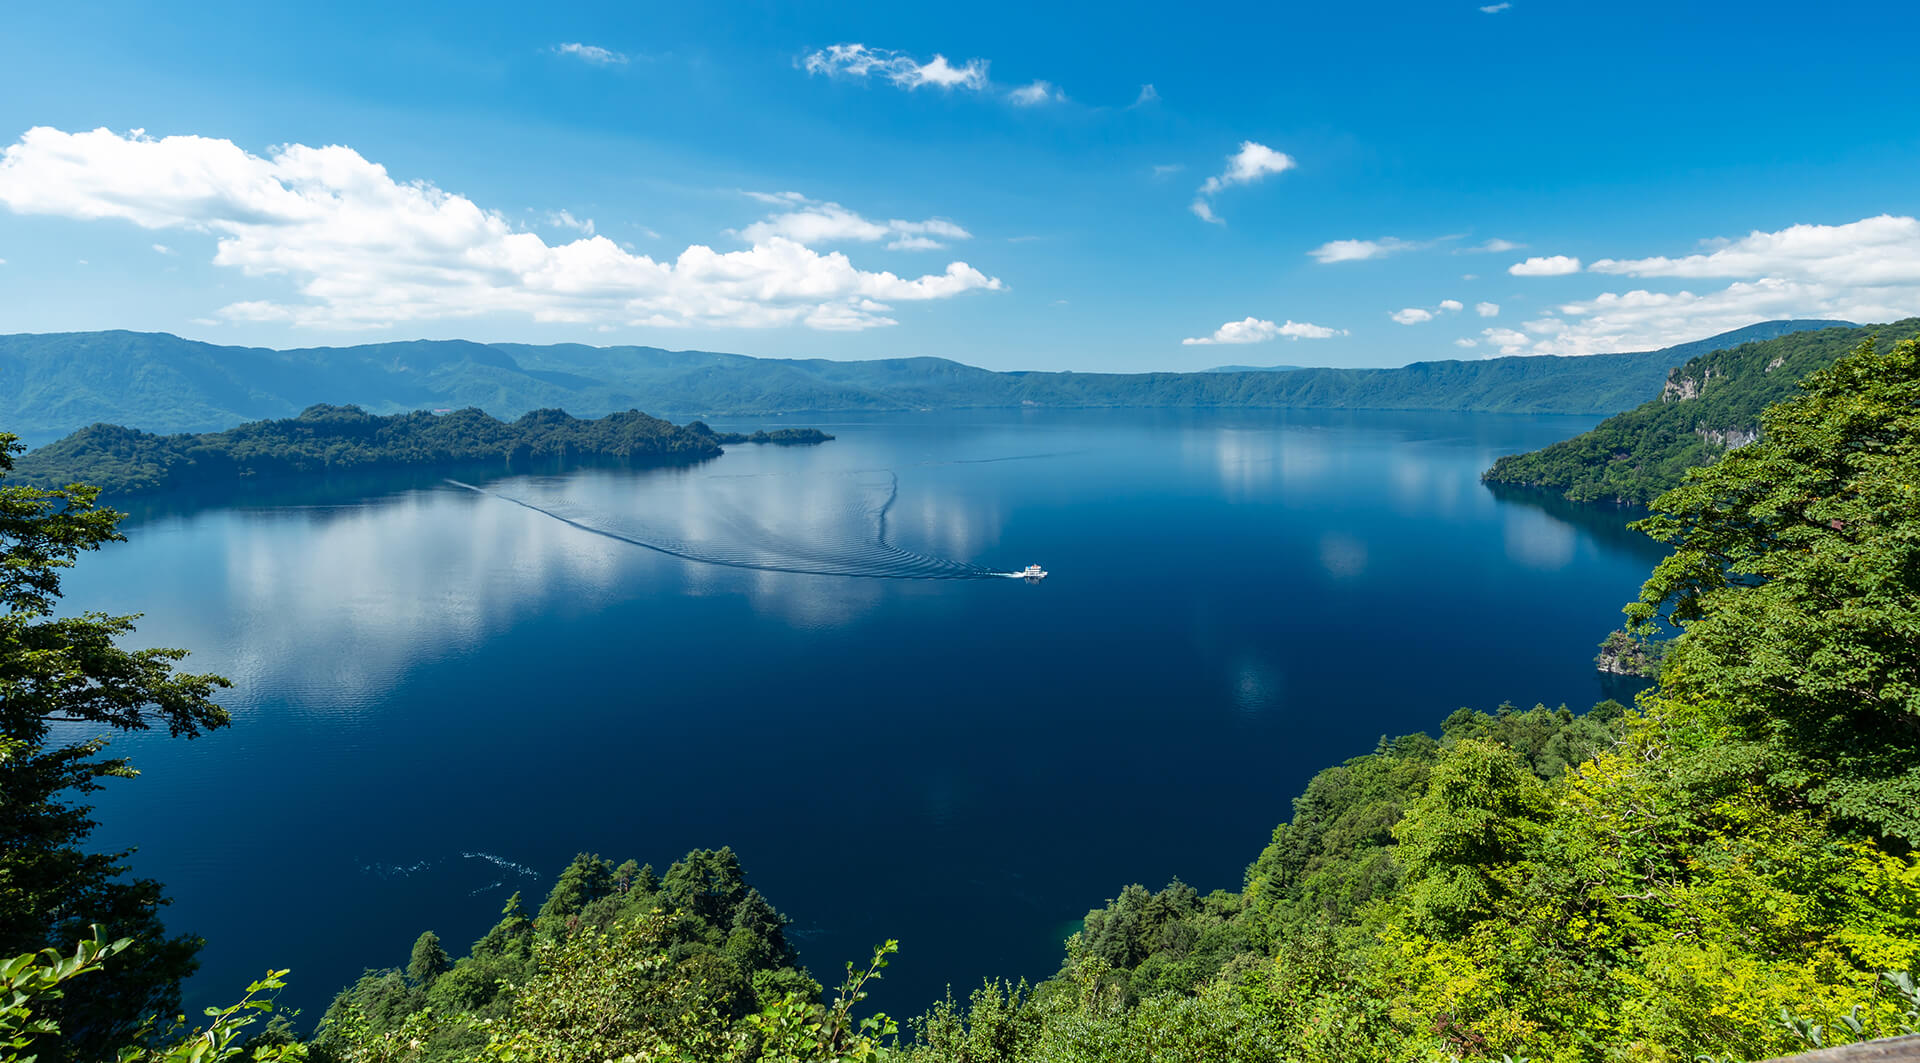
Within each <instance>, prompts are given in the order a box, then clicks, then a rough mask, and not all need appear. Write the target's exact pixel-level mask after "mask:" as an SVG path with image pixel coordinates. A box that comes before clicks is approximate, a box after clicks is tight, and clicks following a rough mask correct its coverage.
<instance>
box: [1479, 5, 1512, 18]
mask: <svg viewBox="0 0 1920 1063" xmlns="http://www.w3.org/2000/svg"><path fill="white" fill-rule="evenodd" d="M1512 6H1513V5H1512V4H1509V3H1499V4H1487V5H1485V6H1483V7H1482V8H1481V9H1480V11H1481V13H1482V14H1487V15H1498V14H1499V13H1500V12H1502V11H1505V10H1506V9H1508V8H1510V7H1512Z"/></svg>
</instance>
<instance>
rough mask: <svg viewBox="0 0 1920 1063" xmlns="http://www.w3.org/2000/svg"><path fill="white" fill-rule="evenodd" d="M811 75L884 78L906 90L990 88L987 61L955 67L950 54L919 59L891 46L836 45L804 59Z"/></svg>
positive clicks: (969, 62) (803, 61)
mask: <svg viewBox="0 0 1920 1063" xmlns="http://www.w3.org/2000/svg"><path fill="white" fill-rule="evenodd" d="M801 65H802V66H803V67H805V69H806V71H807V73H809V74H820V75H824V76H826V77H846V78H860V79H868V78H874V77H879V78H884V79H886V80H887V81H890V82H892V83H893V84H895V85H898V86H900V87H901V88H903V89H909V90H911V89H917V88H922V87H926V86H932V87H933V88H938V89H964V90H969V91H974V92H978V91H980V90H981V89H984V88H986V87H987V61H986V60H985V59H969V60H967V61H966V62H964V63H962V64H960V65H958V66H955V65H954V64H953V63H951V62H949V61H948V60H947V57H946V56H944V55H941V54H939V53H938V52H936V53H934V56H933V58H932V59H930V60H928V61H927V62H924V63H922V62H920V61H918V60H916V59H914V58H913V57H912V56H910V55H907V54H906V53H905V52H897V51H894V50H892V49H888V48H869V47H867V46H866V45H864V44H834V45H829V46H827V47H825V48H822V49H820V50H819V51H817V52H813V53H812V54H810V55H808V56H806V57H805V58H804V59H803V60H801Z"/></svg>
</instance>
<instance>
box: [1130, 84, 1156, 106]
mask: <svg viewBox="0 0 1920 1063" xmlns="http://www.w3.org/2000/svg"><path fill="white" fill-rule="evenodd" d="M1159 99H1160V90H1159V89H1156V88H1154V87H1153V84H1152V83H1151V82H1149V83H1147V84H1145V85H1142V86H1140V95H1138V96H1135V97H1134V98H1133V103H1132V104H1130V106H1133V107H1145V106H1146V105H1147V104H1149V103H1157V102H1159Z"/></svg>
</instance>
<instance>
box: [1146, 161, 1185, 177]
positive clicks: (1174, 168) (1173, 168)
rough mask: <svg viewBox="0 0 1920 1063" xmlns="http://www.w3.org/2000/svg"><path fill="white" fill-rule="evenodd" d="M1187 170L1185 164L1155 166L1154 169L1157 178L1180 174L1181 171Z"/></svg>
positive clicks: (1170, 163)
mask: <svg viewBox="0 0 1920 1063" xmlns="http://www.w3.org/2000/svg"><path fill="white" fill-rule="evenodd" d="M1186 168H1187V167H1186V165H1185V164H1184V163H1178V162H1166V163H1161V164H1160V165H1158V166H1155V167H1154V168H1153V175H1154V176H1155V177H1166V176H1168V175H1169V174H1176V173H1179V172H1180V171H1181V170H1184V169H1186Z"/></svg>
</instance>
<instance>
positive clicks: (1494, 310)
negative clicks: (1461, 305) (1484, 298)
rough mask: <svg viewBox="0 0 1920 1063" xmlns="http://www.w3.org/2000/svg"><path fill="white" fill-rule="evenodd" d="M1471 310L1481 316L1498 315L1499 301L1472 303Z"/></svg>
mask: <svg viewBox="0 0 1920 1063" xmlns="http://www.w3.org/2000/svg"><path fill="white" fill-rule="evenodd" d="M1473 312H1474V313H1476V314H1479V315H1480V316H1481V317H1499V316H1500V304H1499V303H1475V304H1473Z"/></svg>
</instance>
